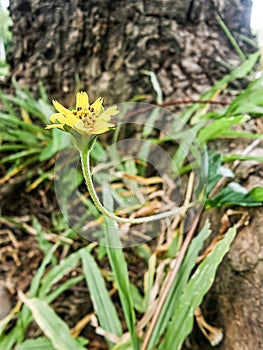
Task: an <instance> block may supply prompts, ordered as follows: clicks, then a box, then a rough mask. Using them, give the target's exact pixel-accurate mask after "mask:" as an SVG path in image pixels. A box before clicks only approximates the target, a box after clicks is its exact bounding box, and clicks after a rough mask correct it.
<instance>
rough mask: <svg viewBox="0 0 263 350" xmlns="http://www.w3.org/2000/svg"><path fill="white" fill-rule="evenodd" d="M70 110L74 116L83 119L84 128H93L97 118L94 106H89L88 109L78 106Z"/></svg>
mask: <svg viewBox="0 0 263 350" xmlns="http://www.w3.org/2000/svg"><path fill="white" fill-rule="evenodd" d="M72 112H73V114H74V115H75V117H77V118H78V119H80V120H82V121H83V123H84V126H85V128H87V129H90V128H93V126H94V124H95V122H96V119H97V115H96V113H95V112H94V108H92V107H89V108H88V109H83V108H82V107H78V108H77V109H75V110H74V111H72Z"/></svg>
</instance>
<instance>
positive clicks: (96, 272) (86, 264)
mask: <svg viewBox="0 0 263 350" xmlns="http://www.w3.org/2000/svg"><path fill="white" fill-rule="evenodd" d="M80 256H81V259H82V264H83V269H84V274H85V278H86V282H87V285H88V287H89V291H90V296H91V300H92V302H93V306H94V309H95V311H96V314H97V316H98V319H99V323H100V326H101V327H102V328H103V329H105V330H106V331H108V332H111V333H113V334H115V335H117V336H119V337H120V336H121V335H122V328H121V323H120V320H119V318H118V314H117V311H116V309H115V307H114V305H113V302H112V301H111V299H110V297H109V293H108V291H107V288H106V286H105V282H104V280H103V278H102V276H101V273H100V269H99V267H98V265H97V263H96V261H95V259H94V258H93V256H92V255H91V254H90V253H89V252H88V251H87V250H81V252H80Z"/></svg>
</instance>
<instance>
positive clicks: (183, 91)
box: [9, 0, 251, 103]
mask: <svg viewBox="0 0 263 350" xmlns="http://www.w3.org/2000/svg"><path fill="white" fill-rule="evenodd" d="M250 8H251V0H246V1H242V0H231V1H229V0H209V1H206V0H199V1H197V0H184V1H182V0H177V1H174V0H151V1H144V0H135V1H128V0H114V1H113V0H100V1H98V0H89V1H81V0H70V1H69V0H67V1H64V0H57V1H47V0H45V1H38V0H11V1H10V10H11V15H12V19H13V22H14V27H13V41H14V45H13V50H12V51H11V52H10V55H9V62H10V64H11V69H12V74H13V76H14V77H15V78H16V79H17V80H19V81H20V83H21V84H23V85H26V86H29V87H30V90H32V91H34V92H36V91H37V89H38V87H37V84H38V82H40V81H42V82H43V84H44V86H45V88H46V89H47V92H48V94H49V95H50V96H52V97H56V98H58V97H61V98H65V96H66V95H67V94H68V96H70V95H72V92H74V90H75V88H82V89H85V90H88V91H89V92H90V94H91V95H92V97H96V96H98V95H103V96H105V95H106V96H107V97H108V98H107V100H106V103H111V102H113V101H114V102H124V101H127V99H129V98H131V97H133V96H134V95H139V94H145V93H146V94H152V95H154V93H153V89H152V86H151V84H150V81H149V77H148V76H145V75H144V74H143V73H142V70H149V71H153V72H155V73H156V74H157V76H158V78H159V81H160V83H161V86H162V88H163V91H164V95H165V97H176V98H178V97H179V98H181V97H198V96H200V93H202V92H203V91H205V90H206V89H207V88H209V86H211V84H213V82H214V81H215V80H216V79H217V78H219V77H221V76H223V75H224V74H225V73H226V72H227V71H228V69H229V67H231V66H232V67H233V66H237V64H238V63H239V58H238V56H237V55H236V53H235V51H234V49H233V47H232V46H231V44H230V43H229V40H228V39H227V37H226V36H225V34H224V32H223V30H222V29H221V27H220V26H219V24H218V22H217V20H216V18H215V15H216V13H219V14H220V16H221V17H222V18H223V20H224V21H225V23H226V24H227V26H228V27H229V29H230V30H231V31H232V33H234V35H235V36H236V39H237V40H238V42H239V44H240V46H241V48H242V49H245V51H247V49H248V48H247V46H246V45H245V44H244V42H243V41H242V40H243V39H242V38H243V36H248V37H249V36H251V34H250V30H249V18H250ZM227 67H228V68H227ZM69 102H70V101H69Z"/></svg>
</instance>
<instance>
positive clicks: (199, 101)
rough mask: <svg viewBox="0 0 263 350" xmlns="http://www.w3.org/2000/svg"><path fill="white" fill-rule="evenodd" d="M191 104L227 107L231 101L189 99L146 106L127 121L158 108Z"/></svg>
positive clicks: (129, 115) (133, 113)
mask: <svg viewBox="0 0 263 350" xmlns="http://www.w3.org/2000/svg"><path fill="white" fill-rule="evenodd" d="M190 103H199V104H208V103H209V104H214V105H221V106H227V105H229V103H230V102H229V101H218V100H194V99H188V98H184V99H182V100H175V101H166V102H163V103H158V104H154V105H149V106H145V107H143V108H139V109H137V110H136V111H132V112H130V113H127V115H126V117H125V119H128V118H129V117H132V116H133V115H137V114H140V113H143V112H147V111H150V110H152V109H154V108H156V107H168V106H178V105H181V104H190Z"/></svg>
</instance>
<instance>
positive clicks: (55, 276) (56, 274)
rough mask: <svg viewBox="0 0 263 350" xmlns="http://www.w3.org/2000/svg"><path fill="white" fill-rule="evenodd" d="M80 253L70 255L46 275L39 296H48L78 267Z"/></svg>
mask: <svg viewBox="0 0 263 350" xmlns="http://www.w3.org/2000/svg"><path fill="white" fill-rule="evenodd" d="M83 249H85V248H83ZM80 252H81V250H79V251H77V252H76V253H72V254H70V255H69V256H68V257H67V258H65V259H64V260H62V261H61V262H60V263H59V264H58V265H56V266H54V267H53V268H52V269H51V270H50V271H49V272H48V273H47V274H46V276H45V277H44V278H43V280H42V283H41V288H40V291H39V296H41V297H44V296H45V295H47V294H48V293H49V291H50V290H51V288H52V286H53V285H54V284H55V283H57V282H58V281H59V280H60V279H61V278H63V277H64V276H65V275H66V274H67V273H69V272H70V271H71V270H72V269H74V268H75V267H76V266H77V264H78V262H79V260H80Z"/></svg>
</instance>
